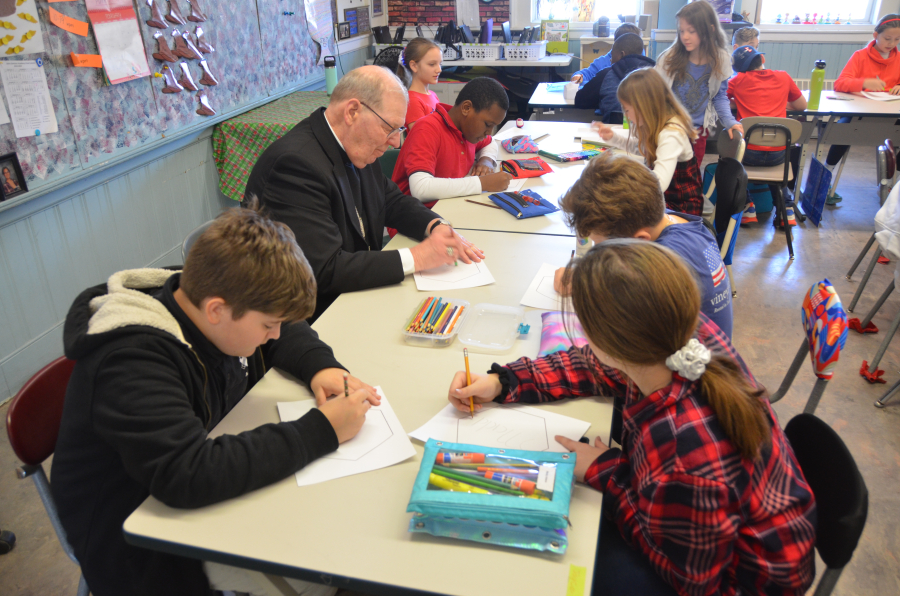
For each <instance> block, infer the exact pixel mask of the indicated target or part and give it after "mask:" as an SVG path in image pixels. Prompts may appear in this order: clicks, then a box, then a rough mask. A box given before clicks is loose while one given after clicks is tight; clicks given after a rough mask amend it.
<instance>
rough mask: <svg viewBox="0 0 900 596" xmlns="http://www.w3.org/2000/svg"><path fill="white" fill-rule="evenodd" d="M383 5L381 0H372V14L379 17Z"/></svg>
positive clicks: (382, 12) (382, 11)
mask: <svg viewBox="0 0 900 596" xmlns="http://www.w3.org/2000/svg"><path fill="white" fill-rule="evenodd" d="M383 7H384V5H383V4H382V0H372V16H373V17H380V16H381V15H383V14H384V8H383Z"/></svg>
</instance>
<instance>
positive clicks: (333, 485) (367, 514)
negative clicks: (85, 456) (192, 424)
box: [124, 232, 612, 596]
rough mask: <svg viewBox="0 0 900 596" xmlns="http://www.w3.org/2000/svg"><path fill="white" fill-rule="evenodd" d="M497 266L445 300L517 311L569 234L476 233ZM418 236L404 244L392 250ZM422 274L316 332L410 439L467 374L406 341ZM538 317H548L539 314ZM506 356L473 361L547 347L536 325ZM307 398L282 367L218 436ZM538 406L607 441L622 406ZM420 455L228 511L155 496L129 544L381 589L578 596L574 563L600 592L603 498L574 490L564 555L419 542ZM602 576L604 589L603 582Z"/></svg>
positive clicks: (361, 299) (440, 354) (129, 530)
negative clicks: (415, 530)
mask: <svg viewBox="0 0 900 596" xmlns="http://www.w3.org/2000/svg"><path fill="white" fill-rule="evenodd" d="M467 236H468V237H469V239H470V240H472V241H473V242H475V243H476V244H478V246H480V247H481V248H483V249H484V251H485V252H486V253H487V255H488V258H489V259H490V261H489V262H490V267H491V272H492V273H493V276H494V278H495V280H496V283H495V284H492V285H490V286H484V287H480V288H472V289H467V290H456V291H450V292H446V293H443V294H441V295H446V296H447V297H459V298H463V299H465V300H468V301H469V302H470V303H472V304H473V305H474V304H477V303H480V302H490V303H494V304H505V305H516V304H518V301H519V299H520V297H521V296H522V294H523V293H524V292H525V289H526V288H527V286H528V284H529V282H530V281H531V279H532V277H533V276H534V274H535V272H536V271H537V269H538V268H539V267H540V265H541V263H543V262H545V261H547V260H549V259H557V258H558V259H559V262H560V263H562V262H565V260H566V259H567V258H568V255H569V253H570V252H571V249H572V245H573V243H572V240H571V239H570V238H562V237H556V236H540V235H530V234H502V233H492V232H470V233H469V234H467ZM410 246H413V242H412V241H410V240H409V239H408V238H405V237H403V236H397V237H395V238H394V239H393V240H392V241H391V243H390V244H389V245H388V247H387V248H388V249H394V248H401V247H410ZM428 295H434V294H433V293H426V292H419V291H417V290H416V287H415V281H414V280H413V278H412V276H407V278H406V280H405V281H404V282H403V283H402V284H399V285H394V286H388V287H384V288H378V289H373V290H368V291H364V292H354V293H349V294H344V295H342V296H341V297H340V298H338V300H337V301H336V302H335V303H334V304H333V305H332V306H331V307H330V308H329V309H328V310H327V311H325V313H324V314H323V315H322V316H321V317H320V318H319V320H318V321H316V324H315V325H314V327H315V329H316V330H317V331H318V332H319V334H320V335H321V337H322V338H323V339H324V340H325V341H326V342H328V343H329V344H330V345H331V346H332V347H333V348H334V351H335V355H336V356H337V357H338V359H339V361H340V362H341V363H342V364H344V365H345V366H347V367H348V368H349V369H350V370H351V371H352V373H353V374H354V375H357V376H358V377H360V378H362V379H363V380H365V381H367V382H370V383H373V384H378V385H381V386H382V387H383V389H384V391H385V394H386V395H387V397H388V399H389V400H390V402H391V405H392V407H393V409H394V410H395V412H396V413H397V416H398V418H399V420H400V422H401V424H402V425H403V428H404V429H405V430H406V431H407V432H409V431H412V430H414V429H416V428H418V427H419V426H420V425H422V424H423V423H425V422H426V421H428V420H429V419H430V418H431V417H432V416H434V415H435V414H436V413H437V412H438V411H439V410H440V409H441V408H443V407H444V406H445V405H446V404H447V397H446V395H447V388H448V386H449V384H450V380H451V378H452V376H453V374H454V373H455V372H456V371H458V370H463V368H464V364H463V354H462V348H463V346H462V344H461V343H460V342H459V341H456V342H454V343H453V344H452V345H451V346H449V347H447V348H420V347H413V346H410V345H408V344H405V343H404V342H403V339H402V337H401V329H402V327H403V324H404V322H405V321H406V319H407V318H408V317H409V315H410V313H411V312H412V311H413V309H414V308H415V307H416V306H417V305H418V304H419V303H420V302H421V300H422V299H423V298H424V297H426V296H428ZM531 312H533V313H535V314H534V315H531V317H532V320H533V319H534V318H537V319H538V320H539V313H540V312H541V311H535V310H532V311H531ZM529 335H530V339H529V340H528V341H527V342H522V341H517V342H516V344H515V346H514V347H513V349H512V350H511V351H510V352H509V353H507V354H500V355H488V354H476V353H473V352H472V351H471V350H470V355H469V358H470V362H471V366H472V369H473V371H474V372H477V373H483V372H484V371H486V370H487V369H488V368H489V366H490V364H491V363H492V362H501V363H506V362H508V361H511V360H513V359H515V358H517V357H518V356H520V355H524V354H528V355H532V356H533V355H534V354H535V353H536V352H537V345H538V337H537V336H538V335H539V326H538V327H537V328H536V327H535V326H534V325H532V330H531V333H530V334H529ZM306 396H308V392H307V391H306V390H305V389H303V388H301V387H300V386H299V385H297V384H296V383H294V382H293V381H290V380H286V378H285V377H284V376H282V375H280V374H278V373H277V371H276V372H274V373H273V372H270V373H269V374H268V375H266V377H265V378H264V379H263V381H262V382H261V383H260V384H258V385H257V386H256V387H254V388H253V390H252V391H251V392H250V393H249V394H248V395H247V396H246V397H244V399H242V400H241V401H240V402H239V403H238V405H237V406H236V407H235V408H234V410H233V411H232V412H230V413H229V414H228V416H226V417H225V419H223V420H222V422H221V423H220V424H219V425H218V426H217V427H216V428H215V429H214V430H213V431H212V433H211V435H210V436H218V435H221V434H224V433H238V432H241V431H243V430H246V429H250V428H254V427H256V426H258V425H260V424H264V423H269V422H277V421H278V414H277V411H276V408H275V404H276V402H278V401H285V400H291V399H301V398H304V397H306ZM564 401H565V403H558V404H549V405H543V406H539V407H542V408H548V409H550V408H552V409H553V411H555V412H559V413H562V414H565V415H569V416H573V417H576V418H580V419H582V420H587V421H590V422H591V424H592V425H591V429H590V430H589V431H588V436H589V437H592V438H593V437H594V436H597V435H600V436H601V437H602V438H603V440H607V439H608V429H609V427H610V419H611V414H612V405H611V400H609V399H601V398H585V399H577V400H564ZM413 443H414V445H416V452H417V456H416V457H414V458H412V459H410V460H407V461H406V462H403V463H401V464H398V465H396V466H392V467H390V468H385V469H382V470H377V471H374V472H369V473H366V474H359V475H356V476H349V477H346V478H340V479H337V480H333V481H330V482H325V483H322V484H316V485H312V486H306V487H302V488H300V487H298V486H297V484H296V482H295V480H294V477H293V476H291V477H289V478H286V479H284V480H283V481H281V482H278V483H276V484H273V485H271V486H268V487H265V488H262V489H260V490H257V491H254V492H252V493H249V494H247V495H244V496H242V497H239V498H236V499H231V500H228V501H226V502H223V503H219V504H217V505H212V506H209V507H203V508H200V509H194V510H183V509H173V508H170V507H167V506H165V505H162V504H161V503H160V502H158V501H157V500H156V499H153V498H149V499H147V500H146V501H145V502H144V503H143V504H142V505H141V506H140V507H139V508H138V509H137V510H136V511H135V512H134V513H133V514H132V515H131V516H130V517H129V518H128V519H127V520H126V522H125V526H124V530H125V537H126V540H127V541H128V542H130V543H132V544H135V545H138V546H142V547H145V548H151V549H156V550H161V551H165V552H169V553H175V554H179V555H183V556H189V557H196V558H200V559H206V560H212V561H217V562H221V563H225V564H230V565H236V566H240V567H245V568H250V569H255V570H259V571H263V572H266V573H271V574H278V575H284V576H289V577H295V578H299V579H305V580H310V581H319V582H325V583H330V584H332V585H337V586H341V587H346V588H351V589H352V588H356V589H359V590H361V591H366V592H371V593H373V594H388V593H389V594H416V593H424V592H427V593H429V594H448V595H453V596H466V595H471V596H496V595H497V594H559V595H563V594H567V593H568V592H567V591H566V589H567V585H568V581H569V573H570V566H572V565H575V566H577V567H583V568H584V569H585V571H586V578H585V580H586V581H585V589H584V592H583V594H584V595H587V594H590V590H591V583H592V579H593V569H594V556H595V553H596V547H597V537H598V529H599V521H600V504H601V494H600V493H598V492H596V491H594V490H593V489H589V488H587V487H585V486H580V485H579V486H577V487H576V488H575V490H574V491H573V497H572V504H571V508H570V518H571V521H572V528H571V529H570V530H569V541H570V543H569V548H568V551H567V552H566V553H565V554H564V555H562V556H559V555H552V554H547V553H538V552H533V551H526V550H520V549H511V548H502V547H493V546H487V545H483V544H478V543H473V542H465V541H460V540H452V539H449V538H436V537H433V536H428V535H424V534H410V533H409V532H408V531H407V525H408V523H409V519H410V516H411V514H409V513H406V505H407V503H408V501H409V496H410V493H411V491H412V485H413V482H414V479H415V476H416V473H417V471H418V469H419V465H420V463H421V454H422V445H421V444H420V443H418V441H413ZM599 581H602V579H600V580H599Z"/></svg>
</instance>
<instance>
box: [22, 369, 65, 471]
mask: <svg viewBox="0 0 900 596" xmlns="http://www.w3.org/2000/svg"><path fill="white" fill-rule="evenodd" d="M74 366H75V361H74V360H69V359H68V358H66V357H65V356H63V357H60V358H57V359H56V360H54V361H53V362H51V363H50V364H48V365H47V366H45V367H44V368H42V369H41V370H39V371H38V372H36V373H35V375H34V376H33V377H31V378H30V379H28V382H27V383H25V386H24V387H22V388H21V389H20V390H19V392H18V393H17V394H16V396H15V397H14V398H13V400H12V403H11V404H10V406H9V411H8V412H7V414H6V433H7V434H8V435H9V443H10V445H12V448H13V451H14V452H15V453H16V456H17V457H18V458H19V459H20V460H21V461H22V463H24V464H26V465H29V466H36V465H38V464H40V463H41V462H43V461H44V460H45V459H47V458H48V457H50V455H52V454H53V450H54V449H56V437H57V435H59V423H60V420H61V419H62V412H63V402H65V398H66V386H68V384H69V377H70V376H71V375H72V368H73V367H74Z"/></svg>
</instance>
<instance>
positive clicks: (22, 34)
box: [0, 0, 44, 57]
mask: <svg viewBox="0 0 900 596" xmlns="http://www.w3.org/2000/svg"><path fill="white" fill-rule="evenodd" d="M7 6H8V7H9V8H14V11H15V12H14V13H13V14H10V15H4V16H0V21H6V22H8V23H12V24H13V25H14V26H15V29H13V30H10V29H8V28H4V27H0V37H5V36H7V35H9V36H11V37H12V39H11V40H10V41H9V42H8V43H6V44H3V49H4V50H8V49H10V48H22V51H21V52H17V53H16V54H13V55H15V56H21V55H22V54H37V53H40V52H43V51H44V34H43V33H42V32H41V23H40V18H38V12H37V6H36V3H35V1H34V0H25V1H24V2H22V4H17V3H13V2H12V0H9V3H8V4H7ZM23 14H27V15H28V16H30V17H31V18H32V19H34V20H33V21H29V20H26V19H23V18H22V17H20V16H19V15H23ZM26 36H29V37H30V39H26ZM6 55H7V54H6V53H5V52H4V53H3V56H4V57H5V56H6Z"/></svg>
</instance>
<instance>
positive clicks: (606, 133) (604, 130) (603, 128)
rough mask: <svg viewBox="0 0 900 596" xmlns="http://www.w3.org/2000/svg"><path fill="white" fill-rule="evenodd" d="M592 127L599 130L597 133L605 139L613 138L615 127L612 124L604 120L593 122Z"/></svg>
mask: <svg viewBox="0 0 900 596" xmlns="http://www.w3.org/2000/svg"><path fill="white" fill-rule="evenodd" d="M591 128H593V129H594V130H596V131H597V134H598V135H600V138H601V139H603V140H604V141H608V140H610V139H611V138H613V129H612V127H610V126H607V125H606V124H604V123H602V122H597V121H594V122H591Z"/></svg>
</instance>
